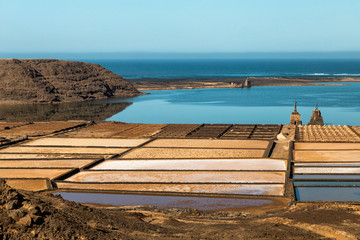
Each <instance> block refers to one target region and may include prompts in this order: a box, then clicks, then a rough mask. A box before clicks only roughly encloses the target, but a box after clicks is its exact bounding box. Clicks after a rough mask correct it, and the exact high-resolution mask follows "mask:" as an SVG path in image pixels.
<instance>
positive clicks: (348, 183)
mask: <svg viewBox="0 0 360 240" xmlns="http://www.w3.org/2000/svg"><path fill="white" fill-rule="evenodd" d="M314 185H315V186H316V185H322V186H360V182H294V186H314Z"/></svg>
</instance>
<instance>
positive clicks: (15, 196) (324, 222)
mask: <svg viewBox="0 0 360 240" xmlns="http://www.w3.org/2000/svg"><path fill="white" fill-rule="evenodd" d="M0 190H1V191H0V194H1V198H0V239H359V238H360V229H359V226H360V217H359V214H360V206H359V205H355V204H336V203H316V204H313V203H301V204H297V205H292V206H289V207H288V208H286V209H282V210H269V208H268V209H261V208H260V209H259V208H257V209H245V210H242V211H239V210H234V211H228V212H215V211H199V210H195V209H176V208H156V207H150V206H143V207H117V208H115V207H94V206H84V205H81V204H78V203H74V202H71V201H66V200H63V199H62V198H61V197H59V196H53V195H49V194H45V193H33V192H26V191H20V190H15V189H12V188H10V187H9V186H7V185H6V183H5V182H4V181H1V182H0Z"/></svg>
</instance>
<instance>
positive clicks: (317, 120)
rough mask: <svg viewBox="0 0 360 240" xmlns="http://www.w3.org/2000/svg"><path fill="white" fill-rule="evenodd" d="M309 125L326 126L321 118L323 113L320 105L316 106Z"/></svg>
mask: <svg viewBox="0 0 360 240" xmlns="http://www.w3.org/2000/svg"><path fill="white" fill-rule="evenodd" d="M308 125H324V120H323V118H322V116H321V112H320V110H319V108H318V104H316V107H315V110H313V111H312V115H311V118H310V122H309V123H308Z"/></svg>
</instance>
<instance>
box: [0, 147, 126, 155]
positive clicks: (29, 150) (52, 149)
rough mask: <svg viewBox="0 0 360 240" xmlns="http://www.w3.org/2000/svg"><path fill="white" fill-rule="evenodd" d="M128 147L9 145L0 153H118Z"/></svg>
mask: <svg viewBox="0 0 360 240" xmlns="http://www.w3.org/2000/svg"><path fill="white" fill-rule="evenodd" d="M127 150H128V148H86V147H84V148H81V147H9V148H4V149H1V150H0V153H77V154H120V153H123V152H125V151H127Z"/></svg>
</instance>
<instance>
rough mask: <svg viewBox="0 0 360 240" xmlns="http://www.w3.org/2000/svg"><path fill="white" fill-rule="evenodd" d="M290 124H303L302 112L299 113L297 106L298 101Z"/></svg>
mask: <svg viewBox="0 0 360 240" xmlns="http://www.w3.org/2000/svg"><path fill="white" fill-rule="evenodd" d="M290 125H302V121H301V116H300V113H298V111H297V108H296V102H295V107H294V111H293V112H292V113H291V116H290Z"/></svg>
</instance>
